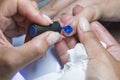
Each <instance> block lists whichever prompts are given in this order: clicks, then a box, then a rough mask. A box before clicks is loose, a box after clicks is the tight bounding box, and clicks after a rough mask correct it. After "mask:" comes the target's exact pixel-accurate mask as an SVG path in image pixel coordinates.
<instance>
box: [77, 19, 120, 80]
mask: <svg viewBox="0 0 120 80" xmlns="http://www.w3.org/2000/svg"><path fill="white" fill-rule="evenodd" d="M91 27H92V28H93V31H92V30H91ZM96 28H97V29H96ZM77 32H78V37H79V40H80V41H81V42H82V43H83V44H84V46H85V48H86V51H87V53H88V57H89V62H88V68H87V79H88V80H113V79H114V80H119V79H120V77H119V75H120V71H119V68H120V63H119V61H118V60H117V59H118V57H119V58H120V55H119V53H120V50H119V49H120V45H119V44H118V43H117V42H116V41H115V40H114V38H113V37H112V36H111V35H110V34H109V33H108V32H107V30H105V29H104V28H103V26H102V25H101V24H99V23H98V22H93V23H92V24H91V26H90V24H89V22H88V21H87V19H85V18H81V19H80V23H79V26H78V29H77ZM94 32H95V33H96V34H95V33H94ZM100 41H102V42H104V43H106V45H107V48H106V49H105V48H104V47H103V46H102V45H101V43H100ZM116 55H117V56H116Z"/></svg>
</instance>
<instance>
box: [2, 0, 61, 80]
mask: <svg viewBox="0 0 120 80" xmlns="http://www.w3.org/2000/svg"><path fill="white" fill-rule="evenodd" d="M11 4H12V5H11ZM33 12H34V13H33ZM31 22H33V23H36V24H41V25H49V24H50V22H48V20H47V19H46V18H45V17H43V15H42V13H41V12H40V11H39V9H38V8H37V5H36V3H35V2H34V1H30V0H0V80H11V78H12V77H13V75H14V74H15V73H16V72H17V71H18V70H19V69H21V68H22V67H24V66H25V65H27V64H28V63H31V62H33V61H34V60H36V59H38V58H41V57H42V56H44V54H45V52H46V51H47V49H48V48H49V46H50V45H52V44H54V43H56V42H58V41H60V40H61V39H62V37H61V35H60V34H59V33H56V32H51V31H49V32H45V33H43V34H41V35H39V36H37V37H35V38H33V39H32V40H30V41H29V42H26V43H25V44H24V45H21V46H17V47H14V46H12V44H11V43H10V42H9V41H8V40H11V38H12V37H13V36H18V35H21V34H23V33H26V31H27V26H28V25H29V24H30V23H31ZM53 36H55V37H53ZM36 43H37V44H36ZM42 45H44V47H43V46H42Z"/></svg>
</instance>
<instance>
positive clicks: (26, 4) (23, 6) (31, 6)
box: [18, 0, 52, 25]
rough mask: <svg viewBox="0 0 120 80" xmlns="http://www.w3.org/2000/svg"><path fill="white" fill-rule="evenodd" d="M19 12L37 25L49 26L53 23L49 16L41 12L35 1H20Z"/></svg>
mask: <svg viewBox="0 0 120 80" xmlns="http://www.w3.org/2000/svg"><path fill="white" fill-rule="evenodd" d="M18 12H19V13H20V14H22V15H23V16H25V17H27V18H28V19H29V20H30V21H31V22H34V23H36V24H41V25H49V24H51V23H52V20H51V19H50V18H49V17H48V16H47V15H45V14H42V13H41V12H40V10H39V8H38V7H37V3H36V2H35V1H30V0H18Z"/></svg>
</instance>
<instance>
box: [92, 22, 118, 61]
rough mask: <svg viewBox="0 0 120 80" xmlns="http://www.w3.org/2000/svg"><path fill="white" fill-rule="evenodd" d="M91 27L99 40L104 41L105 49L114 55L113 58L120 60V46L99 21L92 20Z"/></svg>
mask: <svg viewBox="0 0 120 80" xmlns="http://www.w3.org/2000/svg"><path fill="white" fill-rule="evenodd" d="M91 28H92V30H93V31H94V33H95V34H96V36H97V38H98V39H99V40H100V41H102V42H104V43H106V45H107V50H108V51H109V52H110V54H111V55H112V56H114V57H115V59H117V60H118V61H120V54H119V52H120V46H119V44H118V42H117V41H116V40H115V39H114V38H113V37H112V35H111V34H110V33H109V32H108V31H107V30H106V29H105V28H104V26H102V25H101V24H100V23H99V22H93V23H92V24H91ZM101 34H103V35H101Z"/></svg>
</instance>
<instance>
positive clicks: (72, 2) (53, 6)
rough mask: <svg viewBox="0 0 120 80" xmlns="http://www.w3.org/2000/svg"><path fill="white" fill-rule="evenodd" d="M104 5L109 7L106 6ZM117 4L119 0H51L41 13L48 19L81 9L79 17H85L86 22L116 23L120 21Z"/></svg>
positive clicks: (119, 2)
mask: <svg viewBox="0 0 120 80" xmlns="http://www.w3.org/2000/svg"><path fill="white" fill-rule="evenodd" d="M106 4H107V5H109V6H106ZM119 4H120V1H119V0H116V1H113V0H67V1H66V2H65V1H64V0H60V1H59V0H52V1H51V2H50V3H49V4H48V5H46V6H45V7H43V8H42V10H41V11H42V12H44V13H45V14H47V15H49V16H50V17H55V18H58V17H60V16H61V15H62V14H64V13H67V14H76V13H79V11H80V10H81V9H80V8H81V7H82V8H84V10H83V11H82V12H81V13H80V15H82V16H84V17H86V18H87V19H88V20H91V21H92V20H98V19H102V20H109V21H118V20H120V16H119V13H120V11H119V8H120V6H119ZM61 5H62V6H61ZM59 6H60V7H59ZM78 6H79V8H78ZM49 8H50V9H49ZM76 9H77V10H76ZM73 10H74V11H73ZM49 13H50V14H49ZM88 13H89V14H88ZM80 15H79V16H80Z"/></svg>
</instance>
